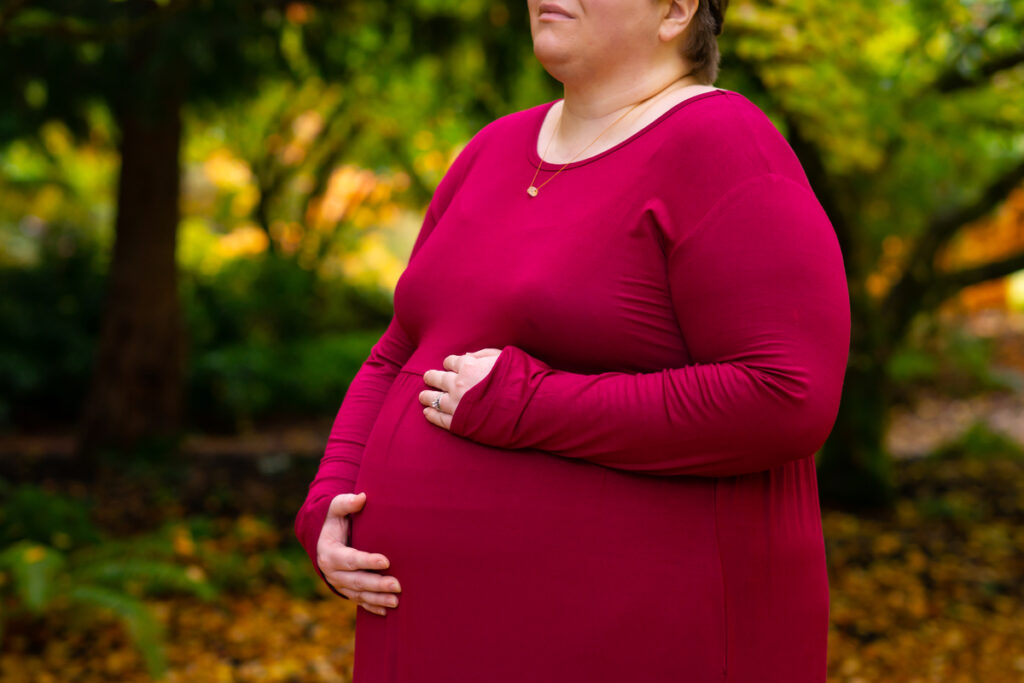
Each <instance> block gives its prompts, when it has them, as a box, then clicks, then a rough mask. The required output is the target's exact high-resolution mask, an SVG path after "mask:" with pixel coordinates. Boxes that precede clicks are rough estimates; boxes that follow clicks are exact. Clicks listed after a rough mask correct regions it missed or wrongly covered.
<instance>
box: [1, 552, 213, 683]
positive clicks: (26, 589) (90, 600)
mask: <svg viewBox="0 0 1024 683" xmlns="http://www.w3.org/2000/svg"><path fill="white" fill-rule="evenodd" d="M115 549H116V555H115V554H114V552H113V551H114V550H115ZM144 553H145V550H144V547H143V548H139V547H137V546H135V545H134V544H130V543H129V544H100V545H98V546H94V547H92V548H85V549H82V550H80V551H77V552H72V553H63V552H61V551H59V550H56V549H54V548H50V547H47V546H44V545H41V544H39V543H36V542H34V541H28V540H25V541H18V542H17V543H14V544H12V545H9V546H8V547H6V548H5V549H4V550H3V551H2V552H0V576H5V575H9V577H10V580H5V581H4V582H3V584H2V585H0V599H4V600H5V602H6V603H7V604H8V605H11V606H12V607H13V609H11V610H10V612H4V613H3V614H0V620H3V619H5V618H12V617H18V616H20V614H21V613H22V612H27V613H29V614H31V615H35V616H37V617H38V616H41V615H43V614H44V613H46V612H48V611H50V610H54V611H59V610H64V609H67V608H70V609H73V610H76V611H77V612H78V615H79V616H80V617H84V618H86V619H89V618H90V617H98V616H102V615H105V614H107V613H113V614H114V615H115V616H116V617H117V618H118V619H119V620H120V621H121V622H122V623H123V624H124V625H125V627H126V629H127V631H128V633H129V635H130V636H131V638H132V639H133V641H134V642H135V645H136V646H137V647H138V648H139V651H140V653H141V654H142V657H143V660H144V661H145V663H146V666H147V669H148V670H149V673H150V675H151V676H153V677H155V678H158V677H160V676H162V675H163V673H164V672H165V671H166V666H167V662H166V656H165V654H164V645H163V642H162V640H163V635H162V629H161V627H160V624H159V622H158V621H157V620H156V619H155V618H154V617H153V615H152V614H151V613H150V611H149V609H148V608H147V607H146V605H145V603H144V602H143V601H142V598H141V595H147V594H157V593H160V592H173V593H179V594H180V593H186V594H192V595H195V596H197V597H200V598H203V599H210V598H212V597H213V595H214V594H215V592H214V590H213V588H212V586H210V585H209V584H208V583H206V581H205V580H204V579H202V578H196V577H195V575H194V573H192V572H189V571H188V570H187V569H185V568H183V567H181V566H178V565H176V564H173V563H170V562H160V561H155V560H150V559H146V556H145V554H144ZM5 578H6V576H5ZM2 630H3V629H2V623H0V631H2Z"/></svg>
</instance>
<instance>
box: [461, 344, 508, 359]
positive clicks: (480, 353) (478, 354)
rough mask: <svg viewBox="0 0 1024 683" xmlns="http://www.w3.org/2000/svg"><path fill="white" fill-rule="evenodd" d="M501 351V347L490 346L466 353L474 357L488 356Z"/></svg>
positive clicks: (495, 354)
mask: <svg viewBox="0 0 1024 683" xmlns="http://www.w3.org/2000/svg"><path fill="white" fill-rule="evenodd" d="M499 353H501V349H495V348H492V347H488V348H486V349H480V350H479V351H471V352H470V353H467V354H466V355H467V356H473V358H486V357H487V356H497V355H498V354H499Z"/></svg>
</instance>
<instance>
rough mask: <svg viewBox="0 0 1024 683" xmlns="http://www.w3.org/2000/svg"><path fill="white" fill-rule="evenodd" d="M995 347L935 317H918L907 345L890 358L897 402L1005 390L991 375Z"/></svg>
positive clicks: (997, 378) (1003, 385) (890, 371)
mask: <svg viewBox="0 0 1024 683" xmlns="http://www.w3.org/2000/svg"><path fill="white" fill-rule="evenodd" d="M991 355H992V343H991V341H990V340H989V339H985V338H982V337H978V336H975V335H973V334H970V333H969V332H968V331H966V330H964V329H962V328H961V327H957V326H947V325H942V324H941V323H939V322H938V321H937V320H936V319H935V318H933V317H927V316H918V318H916V319H915V325H914V326H912V328H911V330H910V333H909V334H908V337H907V340H906V342H905V343H904V344H903V345H901V346H900V347H899V348H898V349H896V350H895V351H894V352H893V353H892V355H891V356H890V357H889V361H888V365H887V372H888V373H889V377H890V378H891V380H892V381H893V386H894V393H895V396H894V398H896V400H901V401H909V399H910V397H912V396H914V395H919V394H920V393H922V392H939V393H941V394H942V395H944V396H961V397H963V396H970V395H972V394H976V393H978V392H981V391H986V390H993V389H994V390H998V389H1004V388H1006V385H1005V383H1004V382H1003V381H1001V380H1000V379H999V377H998V376H996V375H994V374H993V373H992V369H991Z"/></svg>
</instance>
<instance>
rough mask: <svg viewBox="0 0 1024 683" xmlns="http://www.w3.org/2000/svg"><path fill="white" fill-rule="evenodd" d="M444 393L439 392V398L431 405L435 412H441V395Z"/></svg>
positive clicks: (435, 398) (436, 397)
mask: <svg viewBox="0 0 1024 683" xmlns="http://www.w3.org/2000/svg"><path fill="white" fill-rule="evenodd" d="M442 393H443V392H438V394H437V396H435V397H434V400H433V401H432V402H431V404H430V405H432V406H434V410H436V411H438V412H441V394H442Z"/></svg>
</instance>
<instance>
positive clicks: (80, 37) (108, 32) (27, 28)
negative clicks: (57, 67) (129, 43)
mask: <svg viewBox="0 0 1024 683" xmlns="http://www.w3.org/2000/svg"><path fill="white" fill-rule="evenodd" d="M18 1H19V0H16V2H18ZM193 2H194V0H171V1H170V2H168V3H167V5H165V6H163V7H160V8H158V9H156V10H154V11H153V12H150V13H149V14H146V15H144V16H141V17H136V18H132V19H122V20H119V21H113V22H110V23H108V24H105V25H88V24H83V23H82V22H81V21H76V20H74V19H60V20H54V21H52V22H49V23H46V24H26V25H23V26H19V25H17V24H12V23H11V21H8V20H6V19H7V18H6V17H0V18H2V19H4V20H3V21H0V37H17V38H21V37H26V36H43V37H49V38H60V39H62V40H67V41H72V42H112V41H116V40H121V39H123V38H129V37H131V36H133V35H135V34H137V33H140V32H142V31H145V30H146V29H148V28H150V27H152V26H154V25H155V24H158V23H160V22H162V21H165V20H167V19H168V18H169V17H172V16H174V15H175V14H179V13H181V12H183V11H185V10H186V9H188V8H189V6H190V5H192V4H193ZM8 14H10V12H9V11H8Z"/></svg>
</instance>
